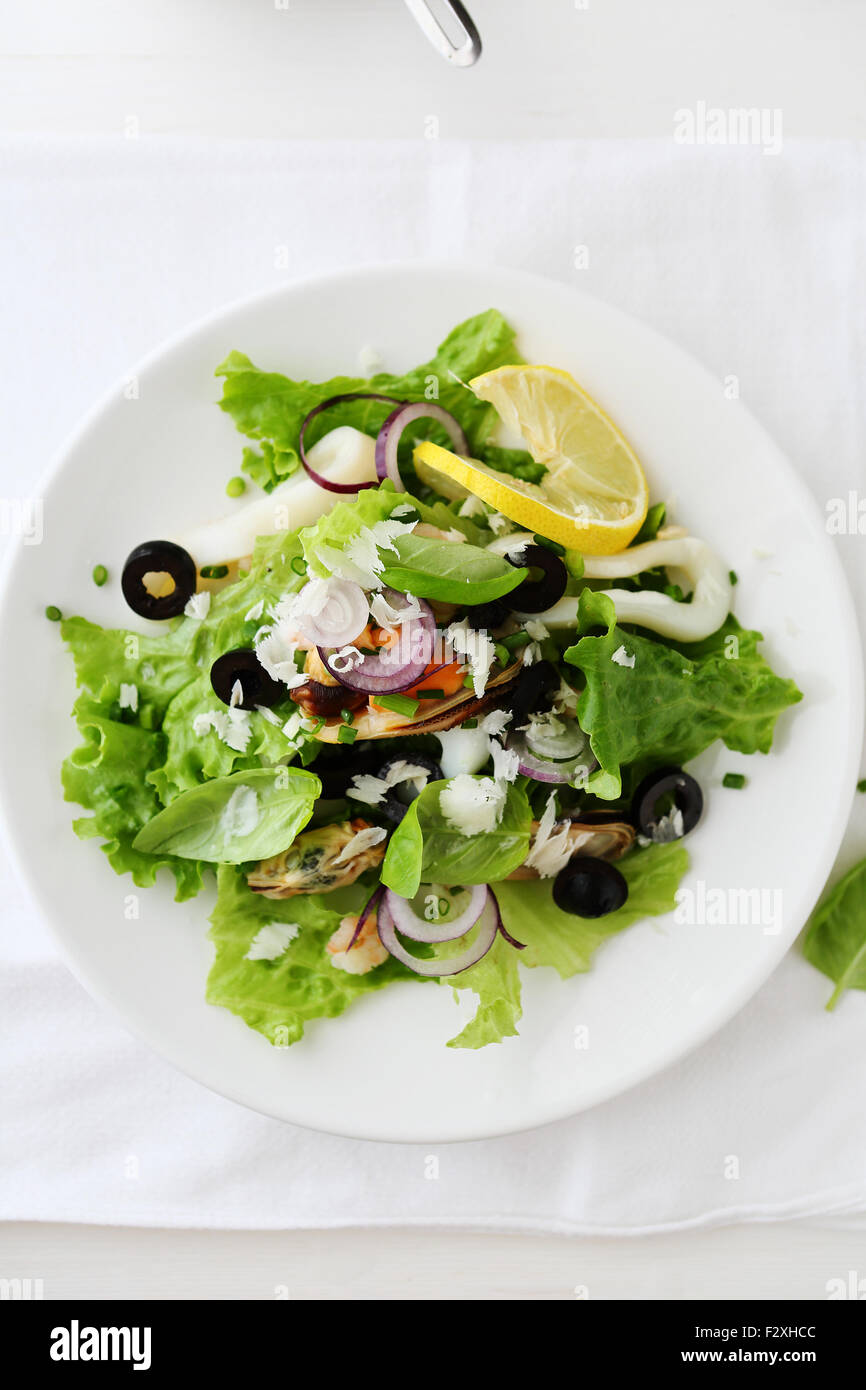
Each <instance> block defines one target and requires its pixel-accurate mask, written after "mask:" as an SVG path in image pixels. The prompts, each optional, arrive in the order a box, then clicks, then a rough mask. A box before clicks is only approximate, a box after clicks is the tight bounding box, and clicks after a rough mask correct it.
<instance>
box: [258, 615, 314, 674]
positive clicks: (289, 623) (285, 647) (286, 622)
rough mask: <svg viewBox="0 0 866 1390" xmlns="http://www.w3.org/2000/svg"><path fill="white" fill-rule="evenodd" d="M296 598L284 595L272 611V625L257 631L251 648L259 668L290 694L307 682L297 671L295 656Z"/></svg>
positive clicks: (300, 672) (296, 637)
mask: <svg viewBox="0 0 866 1390" xmlns="http://www.w3.org/2000/svg"><path fill="white" fill-rule="evenodd" d="M298 598H299V595H298V594H284V595H283V597H282V598H281V599H280V601H279V602H278V603H277V605H276V606H275V608H274V624H273V626H272V627H266V628H261V629H260V630H259V631H258V632H257V633H256V635H255V639H254V641H253V646H254V648H255V653H256V656H257V657H258V659H259V661H260V662H261V664H262V666H263V667H264V668H265V670H266V671H267V673H268V675H269V676H271V677H272V678H273V679H274V680H275V681H282V682H283V684H284V685H287V686H288V687H289V689H290V690H294V689H295V687H296V686H299V685H303V684H304V681H305V680H306V679H307V678H306V676H305V675H304V673H303V672H302V671H299V670H298V667H297V663H296V661H295V653H296V651H297V650H298V636H299V634H298V623H297V603H298Z"/></svg>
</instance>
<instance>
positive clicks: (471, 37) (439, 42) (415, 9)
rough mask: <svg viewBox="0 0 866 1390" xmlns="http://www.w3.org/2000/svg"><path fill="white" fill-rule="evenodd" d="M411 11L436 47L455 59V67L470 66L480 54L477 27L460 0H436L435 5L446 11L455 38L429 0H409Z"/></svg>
mask: <svg viewBox="0 0 866 1390" xmlns="http://www.w3.org/2000/svg"><path fill="white" fill-rule="evenodd" d="M406 4H407V6H408V8H409V12H410V14H412V15H414V17H415V19H416V20H417V22H418V24H419V25H420V26H421V29H422V30H423V31H424V33H425V34H426V35H427V37H428V39H429V40H430V42H431V43H432V45H433V47H434V48H435V49H436V50H437V51H438V52H439V53H441V54H442V57H443V58H447V59H448V62H449V63H453V64H454V66H455V67H456V68H468V67H471V66H472V64H473V63H477V62H478V59H479V58H480V57H481V38H480V36H479V33H478V30H477V29H476V28H475V25H474V24H473V22H472V19H471V18H470V16H469V15H468V14H467V12H466V9H465V6H463V5H461V4H460V0H437V3H436V8H437V9H439V10H441V11H442V12H443V19H445V20H446V21H448V22H449V28H451V29H453V32H454V36H455V37H454V39H452V38H451V36H450V34H449V33H448V31H447V30H446V29H445V28H444V27H443V24H442V21H441V20H440V19H439V18H438V16H437V15H436V13H435V12H434V5H433V4H431V3H430V2H429V0H406Z"/></svg>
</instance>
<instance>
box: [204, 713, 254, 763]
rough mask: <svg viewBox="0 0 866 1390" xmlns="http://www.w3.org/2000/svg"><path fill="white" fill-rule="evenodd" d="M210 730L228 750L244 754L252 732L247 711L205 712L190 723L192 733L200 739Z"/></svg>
mask: <svg viewBox="0 0 866 1390" xmlns="http://www.w3.org/2000/svg"><path fill="white" fill-rule="evenodd" d="M210 729H213V731H214V733H215V734H216V736H217V738H218V739H220V740H221V741H222V742H223V743H224V744H226V746H227V747H228V748H233V749H234V751H235V752H236V753H245V752H246V751H247V744H248V743H249V741H250V738H251V737H252V732H253V731H252V728H251V727H250V715H249V710H245V709H227V710H225V711H223V710H207V711H203V712H202V713H201V714H197V715H196V716H195V718H194V719H193V721H192V730H193V733H194V734H196V735H197V736H198V737H199V738H201V737H202V736H203V735H204V734H206V733H208V731H209V730H210Z"/></svg>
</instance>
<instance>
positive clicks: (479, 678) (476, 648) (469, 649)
mask: <svg viewBox="0 0 866 1390" xmlns="http://www.w3.org/2000/svg"><path fill="white" fill-rule="evenodd" d="M445 637H446V639H447V640H448V641H449V642H450V643H451V646H452V647H453V648H454V650H455V651H456V652H457V654H458V656H463V657H465V658H466V660H467V661H468V663H469V668H470V670H471V672H472V688H473V690H474V691H475V694H476V696H477V697H480V696H481V695H483V694H484V691H485V690H486V688H487V679H488V677H489V675H490V668H491V666H492V665H493V662H494V659H495V656H496V648H495V646H494V644H493V641H492V640H491V638H490V637H489V635H488V634H487V633H486V632H484V631H482V630H479V629H476V628H471V627H470V626H469V620H468V618H463V619H462V621H461V622H459V623H452V624H451V626H450V627H449V628H448V630H447V632H446V633H445Z"/></svg>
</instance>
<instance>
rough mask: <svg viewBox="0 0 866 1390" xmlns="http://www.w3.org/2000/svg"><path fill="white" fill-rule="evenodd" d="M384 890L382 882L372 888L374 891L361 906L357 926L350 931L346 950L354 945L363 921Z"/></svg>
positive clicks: (349, 949)
mask: <svg viewBox="0 0 866 1390" xmlns="http://www.w3.org/2000/svg"><path fill="white" fill-rule="evenodd" d="M384 892H385V885H384V883H380V884H379V887H378V888H376V889H375V890H374V892H372V893H371V894H370V896H369V898H368V899H367V901H366V902H365V903H364V906H363V907H362V908H361V915H360V917H359V918H358V924H357V926H356V927H355V930H354V931H353V933H352V940H351V941H350V942H349V944H348V946H347V947H346V950H347V951H351V949H352V947H353V946H354V944H355V942H356V941H357V940H358V937H359V936H360V935H361V928H362V927H363V925H364V923H365V922H366V920H367V918H368V917H369V916H370V913H371V912H372V911H373V910H374V908H375V907H376V905H377V903H378V902H379V899H380V898H381V897H382V896H383V894H384Z"/></svg>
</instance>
